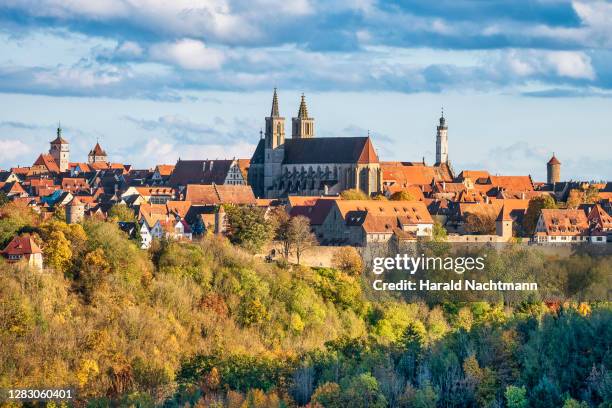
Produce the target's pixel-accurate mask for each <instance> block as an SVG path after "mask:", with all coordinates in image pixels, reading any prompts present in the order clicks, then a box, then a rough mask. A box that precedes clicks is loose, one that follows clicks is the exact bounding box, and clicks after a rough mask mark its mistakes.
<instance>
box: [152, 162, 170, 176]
mask: <svg viewBox="0 0 612 408" xmlns="http://www.w3.org/2000/svg"><path fill="white" fill-rule="evenodd" d="M173 170H174V164H158V165H157V166H155V171H157V172H158V173H159V175H160V176H162V177H166V176H169V175H170V174H172V171H173Z"/></svg>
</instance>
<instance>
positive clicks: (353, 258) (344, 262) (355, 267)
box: [332, 246, 363, 276]
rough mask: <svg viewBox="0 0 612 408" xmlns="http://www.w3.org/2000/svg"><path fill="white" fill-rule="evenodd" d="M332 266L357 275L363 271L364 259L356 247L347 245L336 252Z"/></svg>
mask: <svg viewBox="0 0 612 408" xmlns="http://www.w3.org/2000/svg"><path fill="white" fill-rule="evenodd" d="M332 266H333V267H334V268H336V269H339V270H341V271H342V272H344V273H346V274H349V275H354V276H357V275H359V274H360V273H361V272H362V271H363V259H361V255H360V254H359V251H357V249H356V248H355V247H351V246H345V247H342V248H339V249H338V250H337V251H336V252H335V253H334V255H333V257H332Z"/></svg>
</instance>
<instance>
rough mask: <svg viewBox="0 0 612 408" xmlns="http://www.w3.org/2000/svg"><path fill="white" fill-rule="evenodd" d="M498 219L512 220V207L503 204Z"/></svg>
mask: <svg viewBox="0 0 612 408" xmlns="http://www.w3.org/2000/svg"><path fill="white" fill-rule="evenodd" d="M496 221H512V217H511V216H510V208H508V207H506V206H505V205H503V206H502V208H501V210H500V211H499V215H498V216H497V219H496Z"/></svg>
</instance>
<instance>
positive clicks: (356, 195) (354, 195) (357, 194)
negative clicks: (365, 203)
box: [340, 188, 370, 200]
mask: <svg viewBox="0 0 612 408" xmlns="http://www.w3.org/2000/svg"><path fill="white" fill-rule="evenodd" d="M340 197H342V199H343V200H369V199H370V197H368V195H367V194H366V193H364V192H363V191H361V190H360V189H358V188H351V189H348V190H344V191H343V192H341V193H340Z"/></svg>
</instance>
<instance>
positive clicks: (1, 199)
mask: <svg viewBox="0 0 612 408" xmlns="http://www.w3.org/2000/svg"><path fill="white" fill-rule="evenodd" d="M10 201H11V200H10V199H9V198H8V196H7V195H6V193H5V192H4V191H0V207H2V206H3V205H5V204H8V203H9V202H10Z"/></svg>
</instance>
